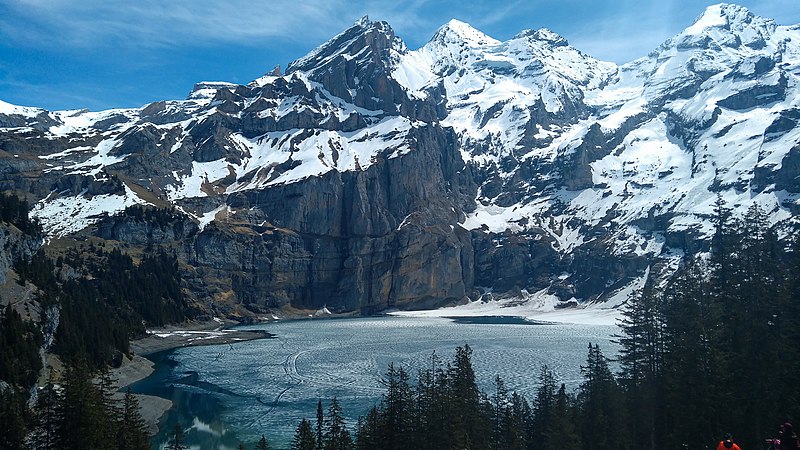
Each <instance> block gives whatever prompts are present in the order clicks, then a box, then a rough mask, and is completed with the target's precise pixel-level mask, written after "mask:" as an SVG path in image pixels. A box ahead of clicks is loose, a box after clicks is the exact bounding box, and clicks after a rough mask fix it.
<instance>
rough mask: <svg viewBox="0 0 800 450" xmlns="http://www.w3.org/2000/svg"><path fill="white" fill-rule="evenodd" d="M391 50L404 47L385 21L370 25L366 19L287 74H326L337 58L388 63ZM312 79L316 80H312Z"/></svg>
mask: <svg viewBox="0 0 800 450" xmlns="http://www.w3.org/2000/svg"><path fill="white" fill-rule="evenodd" d="M391 49H396V50H398V51H403V49H405V44H404V43H403V42H402V41H401V40H400V39H399V38H397V37H396V36H395V33H394V30H393V29H392V27H391V26H390V25H389V24H388V23H387V22H383V21H379V22H373V21H370V19H369V17H368V16H364V17H362V18H361V19H359V20H358V21H356V22H355V23H354V24H353V25H352V26H351V27H350V28H348V29H346V30H344V31H343V32H341V33H339V34H338V35H336V36H334V37H333V38H331V39H330V40H328V41H327V42H325V43H323V44H322V45H320V46H319V47H317V48H315V49H314V50H312V51H311V52H309V53H308V54H307V55H305V56H303V57H302V58H299V59H297V60H295V61H293V62H291V63H289V65H288V66H287V68H286V73H287V74H290V73H292V72H296V71H303V72H307V73H310V74H313V73H314V72H317V71H320V70H327V67H328V66H329V65H330V64H331V63H333V62H334V61H335V60H336V58H340V59H344V60H351V59H354V58H355V59H359V60H362V61H366V60H369V59H373V60H376V59H381V58H383V59H385V58H387V57H388V56H389V55H388V52H389V50H391ZM312 78H313V76H312Z"/></svg>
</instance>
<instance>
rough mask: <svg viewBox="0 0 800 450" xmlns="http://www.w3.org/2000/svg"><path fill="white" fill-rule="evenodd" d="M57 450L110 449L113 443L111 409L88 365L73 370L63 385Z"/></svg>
mask: <svg viewBox="0 0 800 450" xmlns="http://www.w3.org/2000/svg"><path fill="white" fill-rule="evenodd" d="M62 386H63V393H62V402H63V403H62V407H61V411H62V416H61V422H60V424H59V428H58V447H59V448H61V449H63V450H73V449H74V450H78V449H87V448H107V447H109V446H111V445H112V443H113V442H114V437H115V436H114V434H113V430H114V419H113V416H112V415H111V412H112V411H111V405H110V404H109V403H107V400H108V399H107V398H106V397H105V396H104V395H103V392H102V391H101V389H100V388H98V386H97V385H95V384H94V382H93V381H92V372H91V371H90V370H89V368H88V365H87V364H86V363H85V362H81V361H79V362H77V363H76V364H75V365H74V366H72V367H70V368H69V369H68V370H67V372H66V374H65V376H64V381H63V383H62Z"/></svg>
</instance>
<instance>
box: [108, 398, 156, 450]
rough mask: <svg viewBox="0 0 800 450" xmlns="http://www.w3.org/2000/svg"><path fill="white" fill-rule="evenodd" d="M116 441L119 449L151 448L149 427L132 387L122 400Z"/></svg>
mask: <svg viewBox="0 0 800 450" xmlns="http://www.w3.org/2000/svg"><path fill="white" fill-rule="evenodd" d="M116 441H117V449H119V450H147V449H149V448H150V444H149V443H148V434H147V427H146V426H145V423H144V420H143V419H142V415H141V412H140V411H139V401H138V400H137V399H136V396H134V395H133V394H131V390H130V389H127V390H126V391H125V397H124V398H123V400H122V408H121V410H120V416H119V420H118V421H117V436H116Z"/></svg>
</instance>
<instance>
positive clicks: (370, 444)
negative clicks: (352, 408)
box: [355, 406, 384, 450]
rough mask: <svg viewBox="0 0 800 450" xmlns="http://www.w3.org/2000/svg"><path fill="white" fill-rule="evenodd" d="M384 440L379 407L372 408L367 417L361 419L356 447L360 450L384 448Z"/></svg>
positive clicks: (357, 431) (357, 430)
mask: <svg viewBox="0 0 800 450" xmlns="http://www.w3.org/2000/svg"><path fill="white" fill-rule="evenodd" d="M383 441H384V439H383V436H382V435H381V413H380V412H379V411H378V407H377V406H373V407H372V408H370V410H369V412H367V415H366V416H364V417H361V418H359V420H358V425H357V427H356V442H355V446H356V449H358V450H368V449H373V448H382V447H381V445H382V443H383Z"/></svg>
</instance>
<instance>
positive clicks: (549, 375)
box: [532, 364, 557, 443]
mask: <svg viewBox="0 0 800 450" xmlns="http://www.w3.org/2000/svg"><path fill="white" fill-rule="evenodd" d="M538 382H539V386H538V387H537V388H536V393H535V396H534V399H533V433H532V435H533V436H532V437H533V438H532V441H533V442H537V443H543V442H545V439H546V436H545V430H547V427H548V425H549V423H550V421H551V420H552V415H553V410H554V407H555V400H556V386H557V384H556V377H555V374H554V373H553V372H552V371H551V370H550V368H549V367H547V365H546V364H545V365H543V366H542V368H541V370H540V372H539V380H538Z"/></svg>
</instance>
